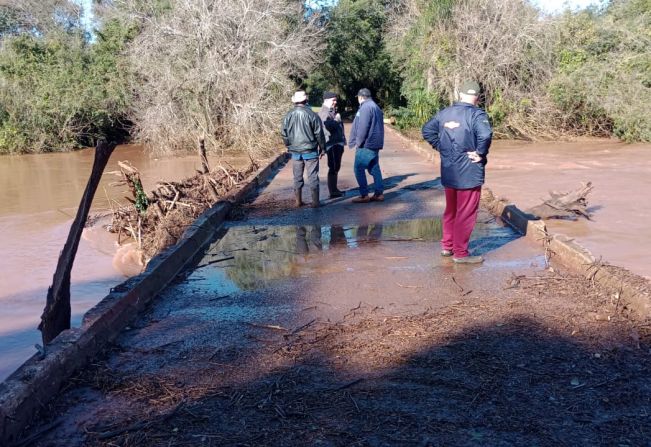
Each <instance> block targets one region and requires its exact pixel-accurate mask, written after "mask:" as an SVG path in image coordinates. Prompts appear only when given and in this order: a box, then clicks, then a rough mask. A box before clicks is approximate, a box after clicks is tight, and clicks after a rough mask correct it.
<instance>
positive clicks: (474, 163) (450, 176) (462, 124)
mask: <svg viewBox="0 0 651 447" xmlns="http://www.w3.org/2000/svg"><path fill="white" fill-rule="evenodd" d="M478 100H479V84H477V82H475V81H467V82H464V83H463V84H462V85H461V88H460V89H459V101H458V102H455V103H454V104H453V105H451V106H450V107H447V108H445V109H443V110H441V111H440V112H439V113H437V114H436V115H435V116H434V118H432V119H431V120H429V121H428V122H427V123H426V124H425V125H424V126H423V138H425V140H426V141H427V142H428V143H429V144H431V145H432V147H434V149H436V150H437V151H439V153H440V155H441V183H442V184H443V186H444V187H445V213H444V215H443V239H442V240H441V255H442V256H452V257H453V258H452V259H453V260H454V262H456V263H459V264H476V263H480V262H483V261H484V258H482V257H481V256H470V253H468V242H469V241H470V234H471V233H472V230H473V228H474V226H475V222H476V220H477V211H478V209H479V199H480V197H481V185H483V184H484V177H485V172H484V171H485V166H486V161H487V156H488V149H489V148H490V145H491V141H492V138H493V130H492V129H491V125H490V123H489V122H488V115H486V112H484V111H483V110H482V109H480V108H479V107H477V102H478Z"/></svg>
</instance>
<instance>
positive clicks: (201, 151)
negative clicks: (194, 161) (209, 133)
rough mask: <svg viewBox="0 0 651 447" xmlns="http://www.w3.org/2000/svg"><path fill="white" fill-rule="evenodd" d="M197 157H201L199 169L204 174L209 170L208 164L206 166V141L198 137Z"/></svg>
mask: <svg viewBox="0 0 651 447" xmlns="http://www.w3.org/2000/svg"><path fill="white" fill-rule="evenodd" d="M199 158H200V159H201V170H202V171H203V173H204V174H208V173H209V172H210V166H208V157H207V156H206V142H205V140H204V139H203V138H199Z"/></svg>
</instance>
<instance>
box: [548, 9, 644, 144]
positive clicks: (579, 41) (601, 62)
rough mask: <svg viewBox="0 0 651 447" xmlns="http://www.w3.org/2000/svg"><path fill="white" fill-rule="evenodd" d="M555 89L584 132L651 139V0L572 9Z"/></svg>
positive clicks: (571, 121) (565, 21) (569, 118)
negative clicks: (579, 11) (595, 8)
mask: <svg viewBox="0 0 651 447" xmlns="http://www.w3.org/2000/svg"><path fill="white" fill-rule="evenodd" d="M560 25H561V26H560V29H561V35H560V39H559V42H558V51H557V53H558V67H557V73H556V75H555V77H554V79H553V80H552V81H551V83H550V84H549V93H550V95H551V97H552V98H553V100H554V102H555V103H556V104H557V105H558V107H560V108H561V109H562V111H563V112H564V113H565V115H564V116H565V125H566V127H568V128H574V129H576V130H577V131H579V132H581V133H588V134H601V135H610V134H614V135H615V136H617V137H619V138H621V139H623V140H625V141H639V140H644V141H651V114H649V112H648V109H649V103H651V1H650V0H629V1H622V0H618V1H613V2H612V3H611V4H610V5H609V6H608V8H607V9H606V10H605V11H603V12H595V11H584V12H581V13H578V14H570V13H568V14H566V15H565V16H563V17H562V19H561V22H560Z"/></svg>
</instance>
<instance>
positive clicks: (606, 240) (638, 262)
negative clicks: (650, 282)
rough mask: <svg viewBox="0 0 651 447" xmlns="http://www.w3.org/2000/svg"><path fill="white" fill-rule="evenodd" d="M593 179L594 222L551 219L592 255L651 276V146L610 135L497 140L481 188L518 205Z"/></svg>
mask: <svg viewBox="0 0 651 447" xmlns="http://www.w3.org/2000/svg"><path fill="white" fill-rule="evenodd" d="M588 181H590V182H592V184H593V186H594V190H593V191H592V192H591V193H590V194H589V195H588V203H589V211H591V212H592V220H590V221H587V220H585V219H580V220H577V221H576V222H572V221H563V220H549V221H548V227H549V229H550V230H551V231H552V232H554V233H563V234H566V235H568V236H570V237H573V238H575V239H576V240H577V241H578V242H579V243H581V244H582V245H583V246H584V247H586V248H587V249H589V250H590V251H591V252H592V253H593V254H594V255H595V256H596V257H597V258H602V259H603V260H604V261H607V262H609V263H611V264H614V265H618V266H621V267H625V268H627V269H629V270H631V271H632V272H634V273H637V274H638V275H641V276H645V277H647V278H650V279H651V198H650V197H649V194H650V191H651V145H650V144H625V143H621V142H619V141H616V140H608V139H585V140H580V141H573V142H536V143H525V142H515V141H497V142H496V143H495V144H494V145H493V147H492V148H491V154H490V155H489V163H488V166H487V173H486V185H487V186H488V187H490V188H491V189H493V191H494V192H495V193H496V194H498V195H501V196H505V197H507V198H508V199H509V200H511V201H512V202H514V203H516V204H517V205H518V206H519V207H521V208H522V209H527V208H531V207H533V206H535V205H539V204H540V203H542V201H543V199H544V198H549V194H548V191H552V190H556V191H563V192H567V191H571V190H573V189H576V188H578V187H579V186H580V185H581V182H588Z"/></svg>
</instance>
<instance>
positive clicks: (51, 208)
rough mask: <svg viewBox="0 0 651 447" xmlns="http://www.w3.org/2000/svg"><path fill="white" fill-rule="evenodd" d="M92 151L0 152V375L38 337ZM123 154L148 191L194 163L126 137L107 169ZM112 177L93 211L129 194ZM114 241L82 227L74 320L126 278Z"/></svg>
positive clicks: (73, 291) (101, 189) (0, 376)
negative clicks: (116, 262) (116, 263)
mask: <svg viewBox="0 0 651 447" xmlns="http://www.w3.org/2000/svg"><path fill="white" fill-rule="evenodd" d="M93 157H94V153H93V150H92V149H89V150H82V151H78V152H73V153H57V154H39V155H20V156H3V157H0V228H1V229H2V231H0V253H1V256H0V381H2V380H4V379H5V378H6V377H7V376H8V375H9V374H10V373H11V372H12V371H13V370H14V369H15V368H17V367H18V366H19V365H20V364H21V363H22V362H23V361H24V360H26V359H27V358H28V357H29V356H30V355H31V354H32V353H34V352H35V348H34V344H35V343H41V341H40V332H38V331H37V330H36V326H37V325H38V323H39V321H40V315H41V312H42V311H43V307H44V305H45V297H46V293H47V288H48V286H49V285H50V284H51V282H52V275H53V273H54V270H55V268H56V263H57V260H58V255H59V252H60V251H61V249H62V248H63V244H64V243H65V240H66V238H67V236H68V231H69V229H70V224H71V223H72V220H73V218H74V216H75V213H76V209H77V206H78V204H79V200H80V198H81V195H82V194H83V191H84V188H85V187H86V182H87V180H88V175H89V174H90V170H91V167H92V163H93ZM121 160H129V161H130V162H131V163H132V164H133V165H134V166H136V167H137V168H138V169H139V170H140V171H141V174H142V180H143V183H144V188H145V190H146V191H149V190H151V189H152V188H153V187H154V186H155V184H156V182H157V181H159V180H180V179H181V178H184V177H187V176H189V175H192V174H193V173H194V170H195V169H196V168H198V167H199V164H198V160H197V157H196V156H192V155H190V156H184V157H175V158H160V159H157V158H152V157H150V156H149V155H148V154H147V153H145V152H144V151H143V149H142V147H140V146H135V145H128V146H119V147H118V148H116V150H115V152H114V153H113V155H112V157H111V160H110V162H109V165H108V167H107V169H106V171H107V172H108V171H113V170H117V169H118V166H117V162H118V161H121ZM210 161H211V162H212V163H213V164H214V163H216V161H217V160H216V159H214V158H211V159H210ZM232 162H235V163H236V164H242V163H243V162H242V161H240V163H237V162H238V160H232ZM116 180H118V177H117V176H114V175H109V174H105V175H104V178H103V179H102V181H101V183H100V186H99V188H98V189H97V193H96V197H95V200H94V202H93V212H98V211H104V210H108V209H109V198H110V200H111V201H113V200H117V201H118V202H121V203H125V202H126V200H124V196H125V195H127V194H126V191H125V190H126V188H125V187H112V186H110V184H111V183H113V182H115V181H116ZM91 214H92V212H91ZM116 249H117V246H116V243H115V240H114V239H113V237H112V236H111V235H110V234H108V233H106V232H105V231H103V230H102V229H101V228H95V229H92V230H90V231H88V230H87V231H85V232H84V236H83V238H82V240H81V243H80V245H79V251H78V253H77V258H76V261H75V265H74V268H73V270H72V287H71V295H72V314H73V325H78V324H79V322H80V320H81V317H82V315H83V314H84V312H86V310H88V309H89V308H90V307H92V306H93V305H94V304H95V303H97V302H98V301H99V300H100V299H101V298H103V297H104V296H105V295H106V294H107V292H108V290H109V289H110V288H111V287H113V286H115V285H116V284H119V283H120V282H122V281H123V280H124V279H125V277H124V276H123V275H122V274H120V273H119V272H118V271H117V270H116V269H115V268H114V267H113V255H114V254H115V251H116Z"/></svg>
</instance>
